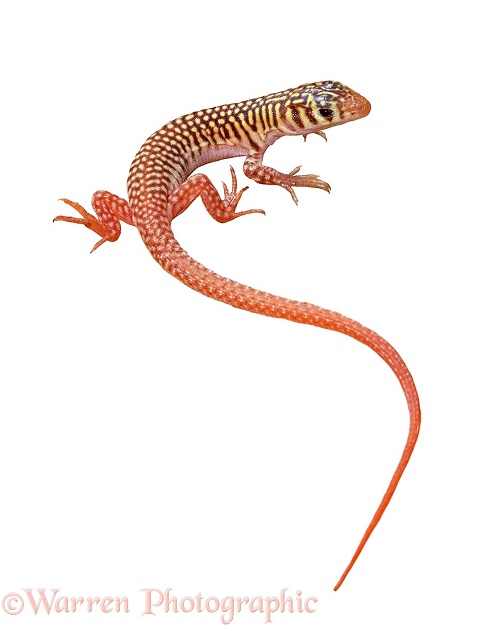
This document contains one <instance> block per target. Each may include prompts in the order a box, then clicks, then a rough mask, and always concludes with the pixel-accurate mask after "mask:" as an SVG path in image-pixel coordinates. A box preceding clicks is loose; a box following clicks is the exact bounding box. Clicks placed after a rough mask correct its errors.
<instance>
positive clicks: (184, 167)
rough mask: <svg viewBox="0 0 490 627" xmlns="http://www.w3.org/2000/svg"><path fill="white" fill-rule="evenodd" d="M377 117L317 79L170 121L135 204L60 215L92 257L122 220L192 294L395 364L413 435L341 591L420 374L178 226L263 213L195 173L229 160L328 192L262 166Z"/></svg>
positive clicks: (154, 140)
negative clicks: (241, 275) (216, 265)
mask: <svg viewBox="0 0 490 627" xmlns="http://www.w3.org/2000/svg"><path fill="white" fill-rule="evenodd" d="M370 110H371V105H370V103H369V101H368V100H366V99H365V98H364V97H363V96H361V95H360V94H358V93H357V92H355V91H353V90H352V89H350V88H349V87H347V86H345V85H343V84H342V83H340V82H338V81H320V82H314V83H307V84H303V85H300V86H299V87H296V88H293V89H287V90H284V91H280V92H275V93H272V94H269V95H267V96H263V97H259V98H253V99H249V100H245V101H242V102H238V103H234V104H228V105H222V106H217V107H213V108H207V109H203V110H200V111H196V112H193V113H189V114H188V115H184V116H182V117H179V118H177V119H175V120H173V121H171V122H169V123H167V124H165V125H164V126H163V127H162V128H160V129H159V130H157V131H156V132H155V133H153V134H152V135H151V136H150V137H149V138H148V139H147V140H146V142H145V143H144V144H143V145H142V147H141V149H140V150H139V152H138V153H137V155H136V157H135V158H134V160H133V162H132V165H131V167H130V172H129V177H128V185H127V187H128V198H129V202H128V201H127V200H125V199H123V198H121V197H119V196H116V195H115V194H112V193H110V192H107V191H97V192H95V193H94V195H93V197H92V207H93V210H94V211H95V216H94V215H92V214H91V213H89V212H88V211H86V210H85V209H84V208H83V207H82V206H81V205H79V204H78V203H77V202H73V201H71V200H68V199H67V198H61V199H60V200H62V201H63V202H64V203H66V204H67V205H69V206H70V207H72V208H73V209H74V210H75V211H76V212H78V213H79V214H80V216H81V217H71V216H62V215H59V216H56V217H55V218H54V221H64V222H73V223H77V224H82V225H84V226H85V227H87V228H88V229H90V230H92V231H94V232H95V233H96V234H97V235H99V237H100V238H101V239H100V240H98V241H97V243H96V244H95V246H94V247H93V248H92V251H91V252H93V251H94V250H96V249H97V248H98V247H99V246H101V245H102V244H103V243H105V242H114V241H116V240H117V239H118V238H119V235H120V233H121V221H122V222H125V223H127V224H129V225H132V226H135V227H136V228H137V229H138V231H139V233H140V235H141V237H142V239H143V242H144V244H145V245H146V247H147V248H148V250H149V251H150V253H151V255H152V256H153V258H154V259H155V260H156V261H157V263H159V264H160V266H161V267H162V268H163V269H164V270H166V271H167V272H168V273H170V274H171V275H173V276H174V277H175V278H177V279H178V280H180V281H182V283H184V284H185V285H187V286H188V287H190V288H192V289H193V290H196V291H198V292H200V293H201V294H203V295H205V296H208V297H210V298H214V299H216V300H219V301H221V302H223V303H226V304H229V305H232V306H233V307H237V308H239V309H244V310H247V311H249V312H254V313H258V314H261V315H264V316H271V317H276V318H283V319H287V320H291V321H294V322H298V323H303V324H309V325H313V326H317V327H321V328H324V329H330V330H333V331H337V332H340V333H343V334H345V335H347V336H350V337H351V338H354V339H355V340H358V341H359V342H361V343H363V344H365V345H367V346H368V347H370V348H371V349H372V350H373V351H374V352H375V353H376V354H377V355H378V356H379V357H381V358H382V359H383V360H384V361H385V362H386V363H387V364H388V366H389V367H390V368H391V370H392V371H393V373H394V374H395V375H396V377H397V378H398V380H399V382H400V384H401V387H402V390H403V392H404V395H405V398H406V401H407V405H408V410H409V432H408V435H407V440H406V443H405V447H404V450H403V452H402V455H401V458H400V461H399V463H398V465H397V467H396V469H395V471H394V474H393V476H392V478H391V481H390V482H389V485H388V488H387V490H386V492H385V494H384V496H383V498H382V500H381V502H380V504H379V506H378V508H377V510H376V512H375V514H374V516H373V518H372V520H371V522H370V523H369V525H368V527H367V529H366V531H365V533H364V535H363V536H362V538H361V541H360V543H359V545H358V547H357V549H356V550H355V552H354V555H353V557H352V559H351V560H350V562H349V564H348V565H347V567H346V568H345V570H344V572H343V574H342V575H341V577H340V579H339V580H338V582H337V584H336V586H335V587H334V590H338V589H339V588H340V586H341V585H342V583H343V581H344V580H345V578H346V576H347V575H348V573H349V572H350V570H351V568H352V566H353V565H354V563H355V562H356V560H357V558H358V557H359V555H360V553H361V551H362V550H363V548H364V546H365V545H366V542H367V541H368V539H369V537H370V536H371V534H372V532H373V531H374V529H375V527H376V526H377V524H378V523H379V521H380V519H381V517H382V515H383V513H384V511H385V510H386V507H387V506H388V503H389V502H390V500H391V498H392V497H393V494H394V493H395V490H396V487H397V485H398V483H399V481H400V478H401V476H402V474H403V472H404V470H405V468H406V466H407V464H408V461H409V459H410V457H411V455H412V452H413V450H414V447H415V444H416V441H417V438H418V434H419V429H420V422H421V410H420V403H419V399H418V394H417V389H416V387H415V383H414V380H413V377H412V375H411V373H410V371H409V370H408V368H407V366H406V365H405V363H404V361H403V360H402V358H401V357H400V355H399V354H398V353H397V352H396V350H395V349H394V348H393V347H392V346H391V345H390V344H389V343H388V342H387V341H386V340H385V339H383V338H382V337H381V336H379V335H378V334H377V333H375V332H374V331H372V330H370V329H368V328H366V327H364V326H363V325H361V324H360V323H358V322H356V321H354V320H352V319H350V318H348V317H346V316H344V315H342V314H339V313H337V312H333V311H330V310H327V309H324V308H322V307H319V306H316V305H313V304H310V303H304V302H298V301H294V300H289V299H286V298H283V297H280V296H275V295H273V294H269V293H266V292H263V291H259V290H256V289H253V288H251V287H249V286H247V285H243V284H241V283H238V282H236V281H233V280H231V279H228V278H225V277H222V276H220V275H218V274H217V273H215V272H213V271H212V270H209V269H208V268H206V267H205V266H204V265H202V264H201V263H199V262H198V261H196V260H195V259H193V258H192V257H191V256H190V255H189V254H188V253H187V252H186V251H185V250H184V249H183V248H182V247H181V246H180V244H179V243H178V242H177V240H176V239H175V237H174V234H173V231H172V226H171V223H172V220H173V219H175V218H176V217H177V216H179V215H180V214H182V213H183V212H184V211H185V210H186V209H187V208H188V207H189V206H190V204H191V203H192V202H193V201H194V200H195V199H197V198H198V197H200V198H201V200H202V202H203V204H204V206H205V208H206V209H207V211H208V212H209V214H210V215H211V217H212V218H214V219H215V220H217V221H218V222H221V223H225V222H229V221H231V220H234V219H236V218H238V217H241V216H244V215H248V214H253V213H264V211H263V210H261V209H249V210H245V211H237V210H236V209H237V205H238V203H239V201H240V199H241V197H242V195H243V193H244V192H245V191H246V190H247V189H248V187H244V188H242V189H240V190H238V187H237V178H236V174H235V171H234V169H233V167H231V168H230V170H231V187H230V189H228V186H227V185H226V184H225V183H223V192H224V195H223V198H221V196H220V194H219V192H218V190H217V189H216V187H215V186H214V185H213V184H212V183H211V181H210V179H209V178H208V177H207V176H206V175H205V174H203V173H197V174H192V173H193V172H194V170H196V169H197V168H198V167H200V166H202V165H204V164H207V163H211V162H213V161H217V160H220V159H226V158H230V157H238V156H242V157H245V161H244V165H243V170H244V173H245V175H246V176H247V177H248V178H250V179H252V180H254V181H256V182H258V183H262V184H265V185H277V186H280V187H282V188H284V189H285V190H287V191H288V192H289V193H290V194H291V197H292V199H293V201H294V202H295V203H296V204H298V198H297V196H296V193H295V190H294V188H295V187H312V188H318V189H322V190H324V191H326V192H330V185H329V184H328V183H326V182H325V181H323V180H321V179H320V178H319V176H317V175H314V174H298V172H299V170H300V167H296V168H294V169H293V170H292V171H291V172H290V173H289V174H284V173H281V172H279V171H277V170H275V169H274V168H272V167H270V166H267V165H264V164H263V157H264V154H265V152H266V150H267V148H268V147H269V146H271V145H272V144H273V143H274V142H275V141H276V140H278V139H279V138H281V137H284V136H295V135H296V136H303V137H304V139H305V140H306V137H307V135H308V134H310V133H315V134H318V135H320V136H321V137H323V138H324V139H326V135H325V133H324V131H325V130H327V129H329V128H331V127H334V126H338V125H340V124H344V123H346V122H350V121H354V120H358V119H360V118H363V117H365V116H367V115H368V114H369V112H370Z"/></svg>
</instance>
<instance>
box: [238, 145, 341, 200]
mask: <svg viewBox="0 0 490 627" xmlns="http://www.w3.org/2000/svg"><path fill="white" fill-rule="evenodd" d="M265 151H266V148H264V149H263V150H257V151H253V152H251V153H249V155H248V156H247V158H246V159H245V163H244V164H243V171H244V172H245V175H246V176H248V178H251V179H253V180H254V181H256V182H257V183H262V184H263V185H279V186H280V187H283V188H284V189H285V190H287V191H288V192H289V193H290V194H291V197H292V199H293V200H294V202H295V203H296V204H298V197H297V196H296V193H295V191H294V189H293V187H317V188H318V189H324V190H325V191H326V192H330V185H329V184H328V183H326V182H325V181H322V180H321V179H320V178H318V175H317V174H299V175H298V174H297V173H298V172H299V169H300V168H301V166H298V167H297V168H294V170H292V171H291V172H290V173H289V174H283V173H282V172H278V171H277V170H274V168H271V167H269V166H267V165H263V163H262V159H263V158H264V153H265Z"/></svg>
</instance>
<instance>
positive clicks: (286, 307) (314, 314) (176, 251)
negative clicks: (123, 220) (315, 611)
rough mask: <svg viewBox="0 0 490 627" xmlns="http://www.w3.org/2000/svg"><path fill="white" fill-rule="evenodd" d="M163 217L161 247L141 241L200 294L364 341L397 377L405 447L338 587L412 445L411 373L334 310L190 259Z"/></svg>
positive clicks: (416, 420)
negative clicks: (404, 408)
mask: <svg viewBox="0 0 490 627" xmlns="http://www.w3.org/2000/svg"><path fill="white" fill-rule="evenodd" d="M163 223H164V224H163V225H162V227H163V228H162V230H163V231H164V240H165V251H162V249H161V248H160V247H159V248H157V249H155V247H154V246H152V242H151V241H147V242H145V243H146V244H147V246H148V248H149V249H150V251H151V252H152V254H153V256H154V258H155V259H156V261H157V262H158V263H159V264H160V265H161V266H162V267H163V268H164V269H165V270H166V271H167V272H170V274H172V275H173V276H175V277H176V278H177V279H179V280H180V281H182V282H183V283H184V284H185V285H187V286H188V287H190V288H192V289H194V290H196V291H198V292H200V293H201V294H204V295H205V296H209V297H210V298H214V299H216V300H219V301H221V302H223V303H227V304H228V305H232V306H233V307H237V308H238V309H244V310H246V311H251V312H254V313H258V314H261V315H264V316H270V317H273V318H283V319H285V320H292V321H293V322H300V323H302V324H309V325H312V326H316V327H321V328H323V329H330V330H332V331H337V332H339V333H343V334H345V335H348V336H349V337H351V338H354V339H355V340H358V341H359V342H362V343H363V344H365V345H366V346H369V348H371V349H372V350H373V351H374V352H375V353H376V354H377V355H379V356H380V357H381V359H383V360H384V361H385V362H386V363H387V364H388V366H389V367H390V368H391V370H392V371H393V372H394V374H395V375H396V377H397V378H398V380H399V381H400V384H401V387H402V389H403V392H404V394H405V398H406V400H407V404H408V410H409V416H410V426H409V431H408V437H407V441H406V444H405V448H404V450H403V453H402V456H401V458H400V461H399V462H398V466H397V467H396V469H395V472H394V474H393V477H392V479H391V481H390V483H389V485H388V489H387V490H386V493H385V495H384V496H383V498H382V500H381V503H380V504H379V507H378V509H377V510H376V512H375V514H374V516H373V519H372V520H371V522H370V523H369V525H368V527H367V529H366V531H365V533H364V535H363V537H362V539H361V541H360V543H359V546H358V547H357V549H356V551H355V553H354V555H353V557H352V559H351V561H350V562H349V565H348V566H347V568H346V569H345V571H344V572H343V574H342V576H341V577H340V579H339V581H338V582H337V584H336V586H335V588H334V590H338V589H339V588H340V586H341V585H342V583H343V581H344V579H345V578H346V577H347V575H348V574H349V572H350V570H351V568H352V567H353V565H354V564H355V562H356V560H357V558H358V557H359V555H360V554H361V551H362V550H363V548H364V546H365V544H366V542H367V541H368V539H369V537H370V536H371V534H372V533H373V531H374V529H375V528H376V525H377V524H378V523H379V521H380V520H381V517H382V516H383V513H384V511H385V510H386V508H387V506H388V503H389V502H390V500H391V498H392V496H393V494H394V493H395V490H396V487H397V485H398V482H399V481H400V479H401V476H402V475H403V472H404V470H405V468H406V466H407V464H408V461H409V459H410V456H411V455H412V452H413V450H414V448H415V443H416V442H417V438H418V434H419V429H420V421H421V412H420V404H419V398H418V394H417V389H416V387H415V383H414V381H413V378H412V375H411V374H410V371H409V370H408V368H407V366H406V365H405V362H404V361H403V359H402V358H401V357H400V355H399V354H398V353H397V351H396V350H395V349H394V348H393V347H392V346H391V344H389V343H388V342H387V341H386V340H384V339H383V338H382V337H381V336H379V335H378V334H377V333H375V332H374V331H371V330H370V329H368V328H366V327H364V326H362V325H361V324H359V323H358V322H356V321H355V320H351V319H350V318H347V317H346V316H343V315H341V314H339V313H336V312H334V311H329V310H328V309H323V308H321V307H318V306H316V305H312V304H310V303H302V302H298V301H293V300H288V299H287V298H283V297H280V296H274V295H272V294H268V293H267V292H262V291H258V290H255V289H253V288H251V287H248V286H246V285H243V284H241V283H238V282H236V281H232V280H231V279H227V278H225V277H222V276H220V275H218V274H216V273H215V272H212V271H211V270H209V269H208V268H206V267H204V266H203V265H202V264H200V263H199V262H197V261H196V260H195V259H192V257H190V256H189V255H188V254H187V253H186V252H185V251H184V250H183V249H182V248H181V246H180V245H179V244H178V242H177V241H176V240H175V238H174V236H173V233H172V230H171V227H170V223H169V222H168V221H167V220H163ZM142 235H143V239H145V237H144V234H142Z"/></svg>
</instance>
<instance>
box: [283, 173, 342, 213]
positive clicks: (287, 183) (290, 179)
mask: <svg viewBox="0 0 490 627" xmlns="http://www.w3.org/2000/svg"><path fill="white" fill-rule="evenodd" d="M300 169H301V166H300V165H299V166H298V167H297V168H294V170H291V172H290V173H289V174H287V175H285V176H284V181H283V182H281V183H279V185H280V186H281V187H283V188H284V189H285V190H287V191H288V192H289V193H290V194H291V197H292V199H293V200H294V202H295V203H296V204H298V197H297V196H296V193H295V191H294V189H293V186H294V187H316V188H318V189H324V190H325V191H326V192H328V193H330V189H331V188H330V185H329V184H328V183H326V182H325V181H322V180H321V179H320V178H319V176H318V174H300V175H299V176H297V173H298V172H299V171H300Z"/></svg>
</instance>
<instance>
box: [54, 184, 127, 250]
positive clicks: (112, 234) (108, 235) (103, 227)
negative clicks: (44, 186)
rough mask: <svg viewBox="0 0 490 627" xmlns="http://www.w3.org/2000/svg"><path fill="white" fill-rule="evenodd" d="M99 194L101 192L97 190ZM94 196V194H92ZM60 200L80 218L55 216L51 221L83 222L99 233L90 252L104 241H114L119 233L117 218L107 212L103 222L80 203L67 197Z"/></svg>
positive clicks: (88, 227)
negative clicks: (98, 238)
mask: <svg viewBox="0 0 490 627" xmlns="http://www.w3.org/2000/svg"><path fill="white" fill-rule="evenodd" d="M99 194H101V193H100V192H99ZM94 196H95V195H94ZM60 200H61V201H63V202H64V203H66V204H67V205H69V206H70V207H72V208H73V209H75V211H77V212H78V213H79V214H80V215H81V216H82V217H81V218H73V217H71V216H56V218H54V219H53V222H59V221H61V222H73V223H75V224H83V226H85V227H87V229H90V230H91V231H94V233H97V235H100V237H101V238H102V239H100V240H99V241H98V242H97V243H96V244H95V246H94V247H93V248H92V250H91V251H90V252H91V253H93V252H94V250H97V248H99V246H102V244H103V243H104V242H115V241H116V240H117V238H118V237H119V235H120V233H121V225H120V223H119V220H118V219H117V218H116V217H115V216H114V215H110V214H109V212H106V213H105V214H104V222H102V221H101V220H100V219H98V218H96V217H95V216H93V215H92V214H91V213H89V212H88V211H86V210H85V209H84V208H83V207H82V206H81V205H79V204H78V203H77V202H74V201H73V200H68V198H60Z"/></svg>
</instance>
